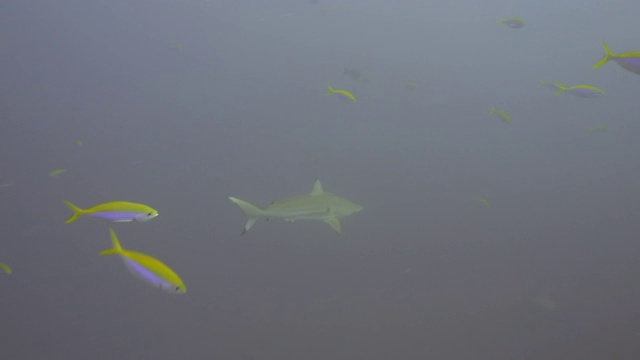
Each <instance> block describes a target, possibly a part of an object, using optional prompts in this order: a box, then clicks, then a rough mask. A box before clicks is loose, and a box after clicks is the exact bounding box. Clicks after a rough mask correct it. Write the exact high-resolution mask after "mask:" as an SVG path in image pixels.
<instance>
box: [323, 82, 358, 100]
mask: <svg viewBox="0 0 640 360" xmlns="http://www.w3.org/2000/svg"><path fill="white" fill-rule="evenodd" d="M331 94H336V95H338V96H339V97H341V98H342V99H343V100H348V101H350V102H352V103H354V102H356V97H355V96H353V94H352V93H350V92H348V91H347V90H340V89H334V88H332V87H331V85H329V91H327V93H326V94H325V95H326V96H329V95H331Z"/></svg>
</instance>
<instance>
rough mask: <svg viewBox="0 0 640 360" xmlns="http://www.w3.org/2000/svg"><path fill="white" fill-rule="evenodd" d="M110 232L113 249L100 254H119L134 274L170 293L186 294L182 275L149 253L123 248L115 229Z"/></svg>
mask: <svg viewBox="0 0 640 360" xmlns="http://www.w3.org/2000/svg"><path fill="white" fill-rule="evenodd" d="M109 232H110V233H111V242H112V243H113V249H108V250H104V251H101V252H100V255H119V256H120V258H121V259H122V261H123V262H124V264H125V266H126V267H127V269H128V270H129V271H130V272H131V273H132V274H133V275H135V276H136V277H138V278H140V279H141V280H143V281H144V282H146V283H148V284H151V285H152V286H154V287H157V288H160V289H162V290H164V291H166V292H168V293H171V294H184V293H186V292H187V287H186V286H184V283H183V282H182V279H180V276H178V274H176V273H175V272H174V271H173V270H171V269H170V268H169V267H168V266H167V265H165V264H163V263H162V262H161V261H160V260H158V259H155V258H153V257H151V256H149V255H146V254H143V253H139V252H137V251H132V250H125V249H123V248H122V246H120V242H119V241H118V237H117V236H116V233H115V232H114V231H113V229H109Z"/></svg>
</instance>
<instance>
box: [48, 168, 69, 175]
mask: <svg viewBox="0 0 640 360" xmlns="http://www.w3.org/2000/svg"><path fill="white" fill-rule="evenodd" d="M66 171H67V169H57V170H53V171H52V172H50V173H49V176H51V177H54V176H58V175H60V174H62V173H63V172H66Z"/></svg>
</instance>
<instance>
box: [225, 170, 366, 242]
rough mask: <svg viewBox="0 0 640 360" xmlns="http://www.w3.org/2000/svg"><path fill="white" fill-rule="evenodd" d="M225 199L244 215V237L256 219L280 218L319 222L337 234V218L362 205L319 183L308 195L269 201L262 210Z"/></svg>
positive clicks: (338, 227)
mask: <svg viewBox="0 0 640 360" xmlns="http://www.w3.org/2000/svg"><path fill="white" fill-rule="evenodd" d="M229 200H231V202H233V203H234V204H236V205H238V206H239V207H240V209H241V210H242V211H243V212H244V214H245V215H246V216H247V223H246V224H245V226H244V230H242V234H243V235H244V234H245V233H246V232H247V231H249V229H251V227H252V226H253V225H254V224H255V223H256V221H257V220H258V219H261V218H266V219H267V220H268V219H270V218H280V219H284V220H285V221H288V222H294V221H296V220H320V221H324V222H325V223H327V224H329V226H331V228H332V229H333V230H335V231H336V232H337V233H338V234H340V231H341V230H340V220H339V219H340V218H341V217H345V216H348V215H351V214H353V213H356V212H358V211H360V210H362V206H360V205H358V204H354V203H352V202H351V201H349V200H347V199H344V198H341V197H339V196H336V195H333V194H331V193H328V192H326V191H324V189H323V188H322V183H320V180H317V179H316V181H315V183H314V184H313V189H312V190H311V192H310V193H308V194H305V195H300V196H295V197H292V198H288V199H283V200H278V201H274V202H272V203H271V204H270V205H269V206H267V207H265V208H259V207H257V206H255V205H253V204H251V203H249V202H247V201H244V200H240V199H238V198H235V197H233V196H230V197H229Z"/></svg>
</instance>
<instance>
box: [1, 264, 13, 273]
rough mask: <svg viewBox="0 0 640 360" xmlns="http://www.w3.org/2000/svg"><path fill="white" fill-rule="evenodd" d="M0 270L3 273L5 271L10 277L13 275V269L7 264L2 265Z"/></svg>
mask: <svg viewBox="0 0 640 360" xmlns="http://www.w3.org/2000/svg"><path fill="white" fill-rule="evenodd" d="M0 269H2V271H4V272H5V273H6V274H8V275H11V273H12V272H13V271H12V270H11V268H10V267H9V266H8V265H7V264H5V263H0Z"/></svg>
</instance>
